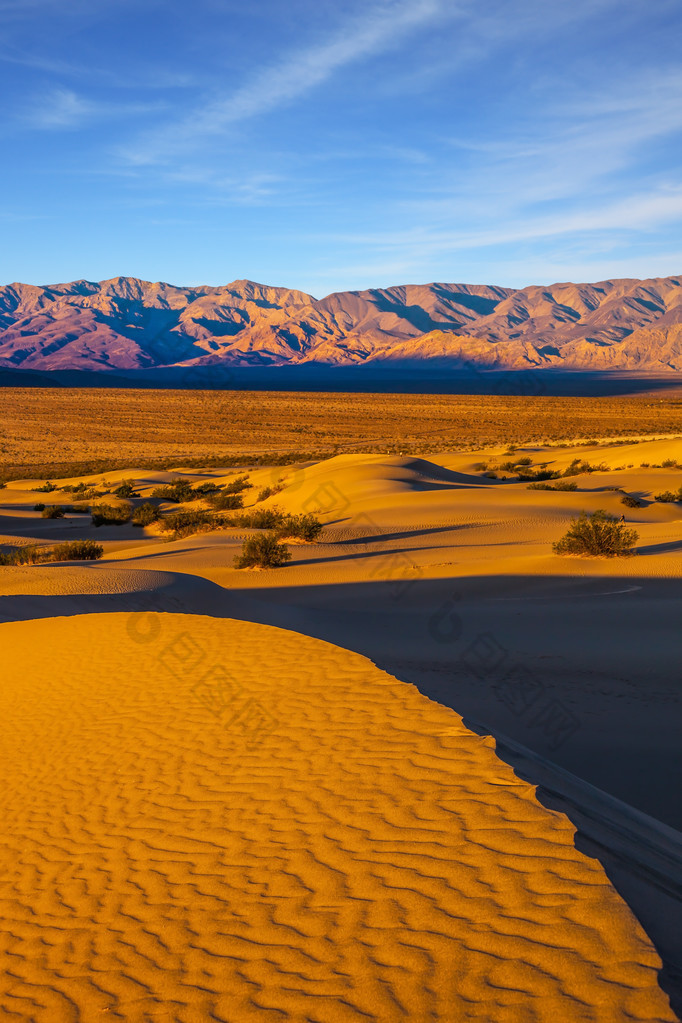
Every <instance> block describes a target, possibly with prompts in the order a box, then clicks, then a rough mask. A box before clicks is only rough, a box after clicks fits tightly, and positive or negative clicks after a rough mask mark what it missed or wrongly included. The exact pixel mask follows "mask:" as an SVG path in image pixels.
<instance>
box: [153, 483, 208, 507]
mask: <svg viewBox="0 0 682 1023" xmlns="http://www.w3.org/2000/svg"><path fill="white" fill-rule="evenodd" d="M199 496H200V495H199V494H198V493H197V492H196V490H194V488H193V487H192V485H191V484H190V482H189V480H174V481H173V482H172V483H166V484H164V486H162V487H156V488H155V489H154V490H152V497H156V498H159V499H160V500H162V501H174V502H175V503H176V504H185V503H186V502H188V501H196V499H197V497H199Z"/></svg>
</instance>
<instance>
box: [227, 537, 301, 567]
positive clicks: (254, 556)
mask: <svg viewBox="0 0 682 1023" xmlns="http://www.w3.org/2000/svg"><path fill="white" fill-rule="evenodd" d="M288 561H291V551H290V550H289V549H288V547H286V546H285V545H284V544H283V543H280V541H279V538H278V537H277V536H276V535H275V534H274V533H263V534H261V535H260V536H250V537H248V538H247V539H246V540H245V541H244V543H243V544H242V550H241V554H238V555H237V557H236V558H235V559H234V566H235V568H281V567H282V566H283V565H286V563H287V562H288Z"/></svg>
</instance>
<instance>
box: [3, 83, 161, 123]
mask: <svg viewBox="0 0 682 1023" xmlns="http://www.w3.org/2000/svg"><path fill="white" fill-rule="evenodd" d="M164 108H165V104H158V103H156V104H149V103H108V102H102V101H97V100H92V99H89V98H86V97H84V96H80V95H78V93H76V92H73V91H72V90H71V89H61V88H57V89H51V90H50V91H49V92H47V93H46V94H44V95H42V96H40V97H36V98H35V99H34V100H33V101H32V102H31V103H30V104H28V105H27V106H26V107H24V109H23V110H20V111H19V112H18V115H17V119H18V121H19V122H20V123H21V124H22V125H23V126H24V127H28V128H36V129H42V130H47V131H64V130H74V129H77V128H82V127H84V126H86V125H88V124H91V123H92V122H93V121H97V120H104V119H109V118H116V117H129V116H133V115H139V114H148V113H150V112H152V111H157V112H158V111H159V110H162V109H164Z"/></svg>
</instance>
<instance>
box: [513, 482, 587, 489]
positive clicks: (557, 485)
mask: <svg viewBox="0 0 682 1023" xmlns="http://www.w3.org/2000/svg"><path fill="white" fill-rule="evenodd" d="M577 489H578V484H577V483H570V482H569V481H568V480H557V482H556V483H529V484H528V486H527V487H526V490H577Z"/></svg>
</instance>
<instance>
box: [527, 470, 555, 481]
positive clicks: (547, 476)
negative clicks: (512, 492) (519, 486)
mask: <svg viewBox="0 0 682 1023" xmlns="http://www.w3.org/2000/svg"><path fill="white" fill-rule="evenodd" d="M517 475H518V477H519V480H520V482H521V483H525V482H527V481H529V480H531V481H537V482H540V481H542V480H556V479H558V478H559V477H560V476H561V473H560V472H557V471H556V469H538V470H537V471H536V472H519V471H518V470H517Z"/></svg>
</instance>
